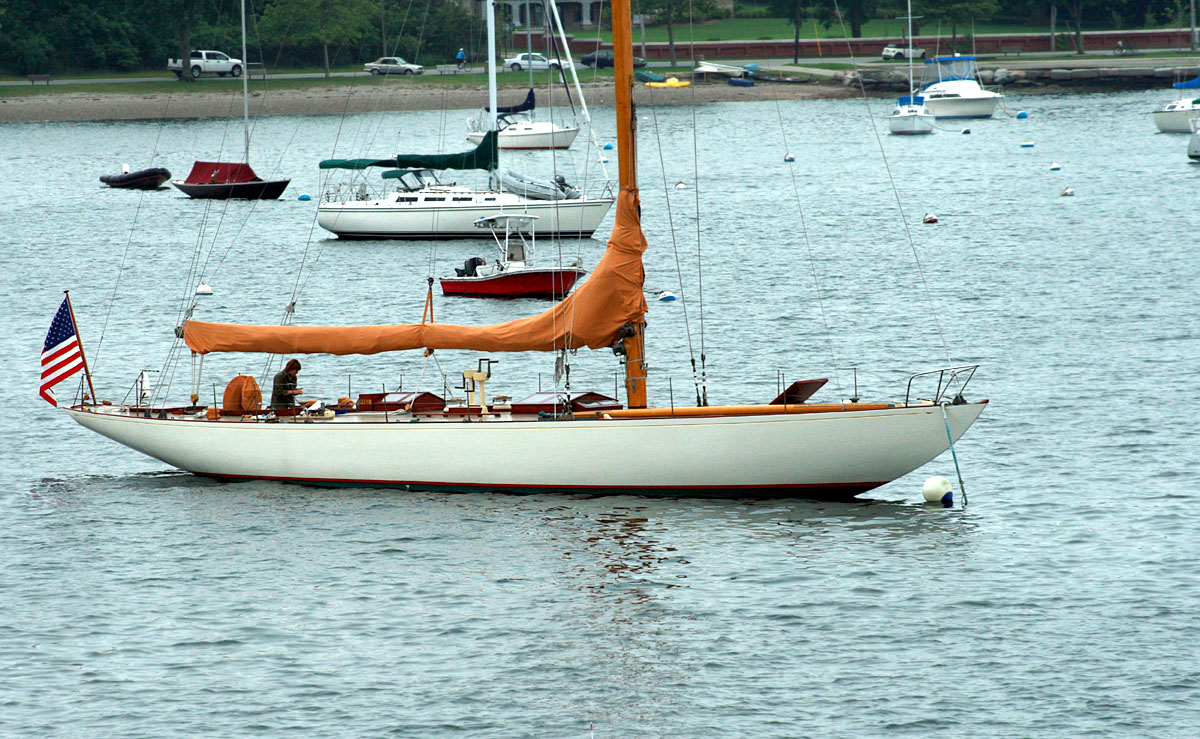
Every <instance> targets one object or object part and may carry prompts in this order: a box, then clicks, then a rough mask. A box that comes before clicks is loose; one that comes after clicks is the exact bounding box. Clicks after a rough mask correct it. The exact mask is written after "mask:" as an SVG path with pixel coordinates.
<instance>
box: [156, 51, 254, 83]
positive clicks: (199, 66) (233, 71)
mask: <svg viewBox="0 0 1200 739" xmlns="http://www.w3.org/2000/svg"><path fill="white" fill-rule="evenodd" d="M188 66H189V67H191V69H192V76H193V77H199V76H200V75H201V74H216V75H217V76H218V77H224V76H225V75H227V74H228V75H232V76H233V77H241V76H242V60H241V59H231V58H229V56H227V55H226V54H222V53H221V52H219V51H192V53H191V58H190V59H188ZM167 71H169V72H174V73H175V76H176V77H182V76H183V62H182V60H180V59H168V60H167Z"/></svg>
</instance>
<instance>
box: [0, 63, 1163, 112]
mask: <svg viewBox="0 0 1200 739" xmlns="http://www.w3.org/2000/svg"><path fill="white" fill-rule="evenodd" d="M1014 66H1015V65H1014ZM1058 71H1059V70H1053V71H1051V70H1036V71H1035V70H1020V69H1017V70H1014V71H1013V73H1011V74H1010V76H1009V77H1008V81H1009V82H1010V84H1009V85H1007V86H1004V91H1005V93H1006V94H1009V95H1011V94H1014V93H1016V94H1020V95H1045V94H1054V93H1085V92H1096V91H1103V90H1121V91H1124V90H1133V89H1155V88H1156V87H1157V86H1158V85H1159V84H1162V81H1163V80H1164V78H1168V79H1169V77H1170V76H1171V75H1170V73H1171V71H1172V70H1170V69H1154V68H1143V69H1140V70H1121V73H1120V74H1117V75H1112V76H1109V75H1105V74H1102V73H1104V72H1112V71H1114V70H1075V71H1072V72H1066V73H1064V74H1062V75H1059V74H1057V72H1058ZM1156 73H1157V74H1156ZM987 74H990V70H984V71H981V77H982V76H984V75H987ZM863 77H864V79H863V82H864V84H865V86H866V94H867V96H868V97H872V98H880V99H882V98H891V97H895V96H896V95H897V94H903V90H904V89H905V88H906V86H907V85H906V82H905V81H903V80H899V78H898V77H896V75H895V73H894V72H892V71H890V70H884V71H880V72H873V71H866V72H865V73H864V74H863ZM893 77H896V79H892V78H893ZM1018 77H1019V78H1020V79H1019V80H1018V79H1017V78H1018ZM898 80H899V81H898ZM984 81H985V84H986V83H988V82H992V81H993V80H992V79H990V78H989V79H986V80H984ZM527 89H528V88H527V87H524V86H507V87H504V88H501V90H500V92H501V94H502V95H504V96H505V98H508V97H513V98H514V99H515V96H518V95H523V94H524V91H525V90H527ZM583 91H584V96H585V98H586V100H587V102H588V104H589V105H591V106H594V107H601V106H612V105H613V104H614V96H615V86H614V84H613V83H612V82H611V81H610V82H592V83H587V84H584V85H583ZM858 95H859V90H858V86H857V84H852V83H851V81H850V80H847V79H846V73H844V72H843V73H835V74H833V75H831V76H830V77H829V78H827V79H825V80H821V81H817V82H811V81H810V82H804V83H781V82H761V81H760V82H759V84H757V85H754V86H752V87H734V86H732V85H727V84H723V83H721V82H715V81H701V82H699V83H694V84H693V85H692V86H691V87H682V88H647V87H644V86H641V85H638V86H636V87H635V88H634V102H636V103H637V104H639V105H689V104H691V103H704V104H709V103H725V102H761V101H771V100H830V99H845V98H850V97H857V96H858ZM486 99H487V88H486V87H482V86H480V87H454V88H451V87H443V88H437V87H409V86H399V85H394V86H387V87H361V86H350V85H337V84H328V85H321V86H314V87H308V88H302V89H280V90H271V91H270V92H269V93H263V92H261V91H258V92H252V93H251V94H250V99H249V103H250V115H251V116H254V117H259V116H276V115H343V114H346V113H378V112H404V111H409V110H478V109H479V108H480V107H481V106H482V105H483V103H484V101H486ZM562 100H564V98H563V97H562V96H561V94H560V95H559V96H557V97H556V100H555V102H556V103H558V102H560V101H562ZM241 102H242V96H241V91H240V90H228V91H224V92H190V91H189V92H186V93H171V92H168V93H122V92H99V93H98V92H61V93H55V94H51V95H36V96H19V97H4V98H0V123H41V122H103V121H142V120H146V121H148V120H170V119H181V120H189V119H204V118H226V117H237V116H239V115H240V113H241V107H242V106H241ZM542 102H543V104H545V98H544V97H543V98H542Z"/></svg>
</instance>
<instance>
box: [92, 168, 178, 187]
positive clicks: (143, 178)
mask: <svg viewBox="0 0 1200 739" xmlns="http://www.w3.org/2000/svg"><path fill="white" fill-rule="evenodd" d="M169 179H171V172H170V170H167V169H164V168H162V167H152V168H150V169H139V170H138V171H136V172H122V173H121V174H102V175H100V181H101V182H103V183H104V184H106V185H108V186H109V187H115V188H117V189H119V190H157V189H158V188H160V187H162V183H164V182H166V181H167V180H169Z"/></svg>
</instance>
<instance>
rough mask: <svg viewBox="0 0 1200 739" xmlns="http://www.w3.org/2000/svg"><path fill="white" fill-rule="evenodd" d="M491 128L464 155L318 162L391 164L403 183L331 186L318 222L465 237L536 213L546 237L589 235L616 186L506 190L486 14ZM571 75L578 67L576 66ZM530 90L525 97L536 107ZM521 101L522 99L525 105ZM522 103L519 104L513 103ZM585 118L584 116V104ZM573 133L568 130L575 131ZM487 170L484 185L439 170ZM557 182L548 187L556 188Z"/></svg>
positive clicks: (413, 235) (373, 231)
mask: <svg viewBox="0 0 1200 739" xmlns="http://www.w3.org/2000/svg"><path fill="white" fill-rule="evenodd" d="M488 39H489V42H488V61H489V63H488V103H489V104H488V108H487V110H488V111H489V112H488V130H487V132H486V133H485V134H484V135H483V136H482V137H481V138H480V139H479V144H478V146H477V147H476V148H475V150H473V151H469V152H463V153H459V154H443V155H431V154H415V155H397V156H395V157H391V158H379V159H328V160H325V161H322V162H321V164H320V167H321V169H347V170H358V171H362V170H365V169H368V168H372V167H381V168H386V169H387V171H385V172H384V173H383V177H384V178H385V179H394V180H396V182H397V184H398V187H397V189H396V190H394V191H392V192H388V193H383V194H378V193H377V192H375V191H374V190H373V188H372V187H371V186H370V185H368V183H367V182H366V180H365V179H361V180H356V181H353V182H352V183H351V184H349V185H348V186H345V185H343V186H337V185H332V184H330V185H327V186H326V187H324V188H323V189H322V196H321V203H320V204H319V205H318V206H317V224H318V225H320V226H321V228H323V229H325V230H326V231H329V232H331V233H333V234H336V235H337V236H338V237H339V238H344V239H461V238H479V236H480V232H479V229H477V228H475V226H474V224H475V221H477V220H478V219H479V218H481V217H483V216H489V215H494V214H508V215H517V214H524V215H535V216H538V217H539V218H540V219H541V220H540V221H539V230H540V231H541V232H542V234H543V235H548V236H591V235H592V233H593V232H594V231H595V230H596V228H597V227H598V226H599V225H600V222H601V221H602V220H604V217H605V216H606V215H607V214H608V211H609V210H610V209H611V208H612V204H613V202H614V200H613V197H612V189H611V186H610V185H609V184H608V183H607V182H605V183H604V184H602V185H599V186H593V187H590V188H588V187H584V188H582V189H575V191H574V193H573V195H574V197H567V198H563V199H556V200H549V201H548V200H546V199H545V198H543V197H538V192H539V191H540V190H541V189H542V188H531V189H530V191H528V192H518V191H516V190H517V188H510V189H505V188H503V187H502V182H501V178H499V177H498V176H497V174H496V173H497V168H498V166H499V153H498V150H499V136H500V134H499V133H498V132H497V128H498V125H497V119H498V109H497V106H496V65H495V60H496V44H495V19H494V18H493V17H492V16H491V15H489V16H488ZM572 74H574V70H573V69H572ZM532 97H533V96H532V90H531V91H530V96H529V98H528V99H527V103H529V105H530V107H532ZM523 105H524V104H523ZM514 107H521V106H514ZM583 114H584V118H585V119H586V117H587V112H586V108H584V113H583ZM575 133H578V129H576V130H575V132H574V133H571V134H570V135H571V137H572V138H573V137H574V135H575ZM447 169H455V170H484V171H486V172H489V173H490V174H491V177H490V181H489V182H488V184H487V185H486V186H478V187H473V188H472V187H464V186H459V185H457V184H454V185H447V184H443V183H442V182H441V181H440V180H439V179H438V177H437V176H436V174H435V172H436V171H438V170H447ZM553 186H554V183H549V185H548V187H549V188H553Z"/></svg>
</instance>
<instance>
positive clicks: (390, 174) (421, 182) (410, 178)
mask: <svg viewBox="0 0 1200 739" xmlns="http://www.w3.org/2000/svg"><path fill="white" fill-rule="evenodd" d="M383 178H384V179H387V180H396V181H397V189H399V190H403V191H405V192H412V191H414V190H420V189H422V188H425V187H429V186H430V185H438V184H441V183H440V182H439V181H438V178H437V175H436V174H434V173H433V170H431V169H392V170H388V171H387V172H384V173H383Z"/></svg>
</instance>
